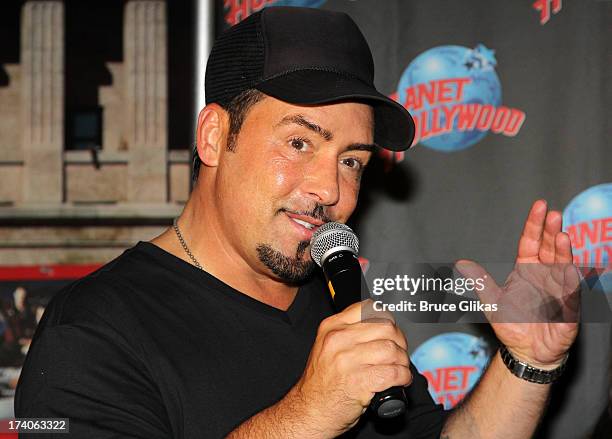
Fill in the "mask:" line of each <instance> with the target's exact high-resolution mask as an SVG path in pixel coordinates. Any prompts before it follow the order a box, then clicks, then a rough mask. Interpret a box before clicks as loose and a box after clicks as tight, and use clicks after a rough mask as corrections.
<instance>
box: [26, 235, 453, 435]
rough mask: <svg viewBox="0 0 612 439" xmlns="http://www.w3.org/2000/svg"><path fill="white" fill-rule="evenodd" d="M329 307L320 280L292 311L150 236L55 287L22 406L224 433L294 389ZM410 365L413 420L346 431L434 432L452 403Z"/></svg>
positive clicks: (111, 430)
mask: <svg viewBox="0 0 612 439" xmlns="http://www.w3.org/2000/svg"><path fill="white" fill-rule="evenodd" d="M331 313H332V308H331V303H330V301H329V297H328V296H327V294H325V290H324V287H323V284H322V283H321V282H320V281H319V280H318V279H313V280H312V281H311V282H310V283H309V284H308V285H305V286H304V287H302V288H300V290H299V291H298V294H297V296H296V298H295V300H294V302H293V303H292V305H291V306H290V308H289V309H288V310H287V311H286V312H285V311H281V310H278V309H276V308H273V307H270V306H268V305H266V304H264V303H262V302H259V301H256V300H254V299H252V298H250V297H249V296H246V295H244V294H242V293H240V292H238V291H236V290H234V289H232V288H231V287H229V286H228V285H226V284H224V283H223V282H221V281H220V280H218V279H216V278H214V277H213V276H211V275H209V274H207V273H205V272H203V271H201V270H199V269H197V268H195V267H193V266H191V265H190V264H187V263H185V262H184V261H182V260H181V259H179V258H176V257H175V256H173V255H171V254H169V253H167V252H165V251H164V250H162V249H160V248H158V247H156V246H155V245H153V244H150V243H144V242H141V243H139V244H138V245H136V246H135V247H134V248H132V249H130V250H128V251H126V252H125V253H124V254H123V255H122V256H120V257H119V258H117V259H116V260H115V261H113V262H111V263H110V264H108V265H107V266H105V267H103V268H102V269H100V270H98V271H97V272H96V273H94V274H93V275H90V276H88V277H86V278H84V279H82V280H80V281H78V282H77V283H75V284H73V285H71V286H70V287H68V288H66V289H64V290H63V291H62V292H60V293H58V294H57V295H56V296H55V298H54V299H53V301H52V302H51V303H50V305H49V306H48V308H47V310H46V312H45V315H44V317H43V319H42V321H41V323H40V325H39V326H38V329H37V332H36V334H35V337H34V340H33V342H32V345H31V348H30V351H29V353H28V357H27V359H26V361H25V364H24V367H23V371H22V374H21V378H20V382H19V385H18V388H17V394H16V398H15V415H16V416H17V417H67V418H69V419H70V432H71V435H70V436H71V437H79V438H91V439H96V438H115V437H122V438H123V437H133V438H147V439H154V438H168V437H173V438H217V437H222V436H224V435H226V434H227V433H229V432H230V431H231V430H233V429H234V428H235V427H236V426H238V425H239V424H240V423H241V422H242V421H244V420H246V419H248V418H249V417H251V416H253V415H254V414H256V413H258V412H259V411H261V410H263V409H264V408H266V407H268V406H270V405H272V404H274V403H275V402H276V401H278V400H280V399H281V398H282V397H283V396H284V395H285V394H286V393H287V392H288V390H289V389H290V388H291V387H292V386H293V385H294V384H295V382H296V381H297V380H298V379H299V377H300V375H301V373H302V371H303V369H304V366H305V364H306V360H307V358H308V355H309V352H310V349H311V346H312V343H313V341H314V338H315V334H316V330H317V327H318V325H319V323H320V321H321V320H322V319H323V318H325V317H326V316H328V315H330V314H331ZM413 372H414V373H415V374H416V376H415V380H414V383H413V384H412V385H411V386H410V387H409V391H408V392H407V393H408V397H409V400H410V412H409V415H408V416H407V417H406V418H405V419H401V420H399V421H392V422H385V423H383V425H382V426H381V425H377V424H375V423H373V422H372V421H371V420H370V419H369V418H368V416H364V417H363V418H362V420H361V422H360V423H359V424H358V426H357V427H356V428H355V429H354V430H353V431H351V432H350V433H348V434H347V435H346V437H359V438H370V437H387V436H384V435H382V432H383V431H390V432H392V433H399V430H400V429H401V430H403V433H402V436H403V437H410V438H437V437H438V435H439V431H440V428H441V423H442V422H443V415H444V412H443V411H442V410H441V408H440V406H436V405H434V403H433V401H432V400H431V398H430V396H429V394H428V392H427V388H426V381H425V379H424V378H423V377H422V376H421V375H419V374H418V372H417V371H416V370H413ZM35 437H38V438H41V437H44V435H41V434H38V435H37V436H35ZM47 437H48V436H47ZM58 437H66V436H65V435H64V436H58ZM392 437H395V436H392Z"/></svg>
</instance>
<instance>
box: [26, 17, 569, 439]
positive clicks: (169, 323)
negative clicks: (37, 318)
mask: <svg viewBox="0 0 612 439" xmlns="http://www.w3.org/2000/svg"><path fill="white" fill-rule="evenodd" d="M206 75H207V77H206V91H207V102H208V105H207V106H206V107H205V108H204V109H203V110H202V111H201V113H200V116H199V119H198V129H197V154H196V158H195V161H196V166H195V171H194V177H196V178H197V180H196V183H195V186H194V190H193V192H192V194H191V196H190V198H189V201H188V202H187V204H186V206H185V209H184V211H183V213H182V214H181V216H180V218H178V221H177V222H175V225H174V227H172V228H170V229H168V230H167V231H166V232H165V233H163V234H162V235H161V236H159V237H157V238H155V239H154V240H153V241H152V242H151V243H139V244H138V245H137V246H136V247H134V248H133V249H130V250H128V251H127V252H126V253H124V254H123V255H122V256H120V257H119V258H118V259H116V260H115V261H113V262H111V263H110V264H109V265H107V266H106V267H104V268H102V269H101V270H99V271H98V272H96V273H95V274H94V275H92V276H89V277H88V278H85V279H84V280H82V281H80V282H78V283H76V284H74V285H73V286H71V287H70V288H69V289H67V290H65V291H63V292H62V293H60V294H59V295H58V296H57V297H56V298H55V299H54V301H53V303H52V304H51V305H50V306H49V307H48V308H47V311H46V314H45V317H44V318H43V321H42V322H41V325H40V327H39V330H38V332H37V334H36V338H35V340H34V341H33V344H32V347H31V350H30V353H29V356H28V359H27V361H26V364H25V365H24V369H23V374H22V378H21V382H20V386H19V389H18V393H17V397H16V403H15V407H16V415H17V416H19V417H26V416H27V417H42V416H52V417H67V418H69V419H70V428H71V431H72V433H73V434H74V435H76V436H78V437H88V438H102V437H142V438H162V437H176V438H182V437H186V438H196V437H207V438H208V437H222V436H228V437H231V438H260V437H262V438H263V437H265V438H328V437H336V436H339V435H341V434H346V435H347V437H364V438H368V437H383V436H384V435H387V434H390V435H393V437H406V438H437V437H440V434H441V435H442V437H445V438H451V437H452V438H468V437H469V438H477V437H483V438H494V437H495V438H501V437H503V438H527V437H530V436H531V434H532V432H533V430H534V428H535V426H536V424H537V422H538V419H539V417H540V415H541V413H542V411H543V409H544V405H545V401H546V398H547V395H548V392H549V388H550V383H551V382H552V381H553V380H554V379H555V377H556V376H558V374H559V372H560V370H561V369H562V364H563V362H564V360H565V358H566V353H567V350H568V349H569V347H570V345H571V343H572V342H573V340H574V338H575V336H576V331H577V326H576V324H575V323H558V324H546V323H539V324H508V323H506V324H504V323H501V324H500V323H497V324H494V329H495V331H496V333H497V335H498V337H499V339H500V341H501V342H502V343H503V344H504V345H505V346H507V350H504V351H503V352H504V358H505V362H507V363H508V365H509V366H508V367H507V366H506V364H504V360H502V357H501V355H500V354H496V355H495V357H494V358H493V360H492V362H491V365H490V366H489V368H488V370H487V372H486V373H485V375H484V377H483V379H482V380H481V382H480V383H479V385H478V386H477V388H476V390H475V391H474V392H473V394H472V395H471V397H470V398H469V399H468V400H467V401H466V403H465V404H463V405H462V406H461V407H460V408H459V409H458V410H456V411H454V412H453V413H451V414H450V416H449V417H448V419H445V415H444V413H443V411H442V410H441V408H440V407H439V406H436V405H435V404H434V403H433V401H432V400H431V397H430V396H429V394H428V393H427V384H426V382H425V380H424V378H423V377H422V376H421V375H420V374H419V373H418V372H417V371H416V369H415V368H414V367H412V366H410V361H409V358H408V354H407V346H406V339H405V337H404V335H403V333H402V332H401V330H399V329H398V327H397V326H396V325H395V324H394V323H393V322H392V321H391V320H384V321H383V322H380V321H378V322H373V321H365V322H361V315H362V307H363V306H367V305H368V303H367V302H364V303H362V304H355V305H353V306H351V307H349V308H347V309H346V310H345V311H344V312H342V313H339V314H336V315H334V314H333V312H332V309H331V305H330V302H329V298H328V296H327V293H326V292H325V289H324V286H323V284H322V283H320V281H319V280H318V277H317V276H313V274H312V271H313V268H314V267H313V262H312V260H311V259H310V256H309V249H310V247H309V242H310V238H311V236H312V234H313V233H314V231H315V230H316V228H317V227H318V226H320V225H321V224H323V223H324V222H327V221H338V222H346V221H347V220H348V218H349V216H350V215H351V213H352V212H353V210H354V209H355V206H356V203H357V195H358V192H359V186H360V178H361V175H362V172H363V169H364V167H365V166H366V165H367V163H368V161H369V160H370V158H371V156H372V150H373V149H374V147H375V146H374V145H375V144H378V145H380V146H383V147H387V148H390V149H394V150H400V149H407V148H408V147H409V146H410V144H411V142H412V139H413V133H414V127H413V125H412V121H411V119H410V116H409V115H408V113H407V112H406V110H405V109H403V108H402V107H401V106H399V105H398V104H397V103H395V102H393V101H391V100H390V99H388V98H386V97H385V96H384V95H382V94H380V93H378V92H377V91H376V90H375V89H374V86H373V83H372V81H373V62H372V57H371V53H370V50H369V48H368V46H367V43H366V42H365V39H364V38H363V36H362V35H361V33H360V31H359V30H358V28H357V27H356V25H355V24H354V23H353V21H352V20H351V19H350V18H349V17H348V16H346V15H344V14H339V13H333V12H326V11H321V10H314V9H301V8H270V9H265V10H263V11H262V12H260V13H257V14H254V15H252V16H251V17H249V18H248V19H246V20H244V21H243V22H242V23H240V24H238V25H237V26H235V27H234V28H232V29H231V30H230V31H228V32H226V33H225V34H224V35H223V36H222V37H221V38H220V39H218V40H217V42H216V43H215V46H214V48H213V50H212V53H211V56H210V58H209V62H208V67H207V73H206ZM560 230H561V215H560V214H559V213H558V212H552V211H551V212H547V207H546V204H545V203H544V202H542V201H538V202H536V203H535V204H534V206H533V208H532V210H531V212H530V214H529V217H528V219H527V223H526V225H525V230H524V232H523V235H522V237H521V240H520V243H519V256H518V259H517V261H518V262H525V263H533V264H534V265H536V266H538V267H544V269H545V271H546V272H547V273H548V272H549V271H551V270H549V269H548V268H547V267H550V266H553V265H555V266H559V265H563V266H565V265H567V266H568V267H571V265H570V264H571V249H570V242H569V238H568V237H567V235H565V234H563V233H561V232H560ZM555 263H556V264H555ZM458 268H459V269H460V270H461V271H462V273H464V274H465V275H466V276H469V277H483V276H484V273H483V271H482V268H481V267H479V266H477V265H476V264H474V263H471V262H468V261H462V262H461V264H459V265H458ZM552 274H554V277H552V276H548V277H542V278H541V279H536V280H533V282H536V283H537V282H541V283H544V282H548V283H549V284H551V285H553V284H554V285H553V286H558V288H556V289H555V291H560V292H561V293H560V294H561V295H562V298H565V297H567V296H568V294H569V293H568V291H569V290H568V289H567V288H565V287H566V286H567V285H566V284H571V282H569V280H575V279H574V278H571V276H572V272H571V270H570V269H568V270H566V272H564V271H561V272H559V271H558V270H557V271H556V272H554V273H552ZM566 278H568V279H566ZM570 278H571V279H570ZM516 285H519V286H520V281H517V280H516V279H515V280H512V279H511V280H510V281H509V283H508V286H507V287H512V286H516ZM551 285H547V288H546V289H548V287H550V286H551ZM487 288H488V290H489V291H491V292H492V293H493V292H499V291H500V290H499V288H498V287H497V286H496V285H495V284H494V283H493V281H492V280H491V279H490V278H489V280H488V281H487ZM504 288H506V286H505V287H504ZM564 288H565V289H564ZM553 289H554V288H553ZM388 317H389V319H391V317H390V316H388ZM515 360H521V361H523V362H525V363H528V364H529V365H530V366H531V367H533V368H534V369H537V370H538V371H537V372H533V374H532V375H531V376H522V375H521V374H522V373H521V372H519V371H518V370H516V368H514V366H513V365H514V364H515ZM509 368H510V369H513V371H514V372H511V371H510V369H509ZM524 369H525V368H523V371H524ZM529 370H531V369H529ZM525 378H529V379H531V380H532V381H539V382H537V383H536V382H531V381H528V380H527V379H525ZM391 386H407V387H406V393H407V398H408V412H407V414H406V415H405V417H403V418H400V419H396V420H376V419H374V418H373V416H372V414H371V413H370V412H369V411H366V409H367V407H368V404H369V401H370V399H371V398H372V396H373V394H374V393H375V392H378V391H382V390H384V389H387V388H389V387H391Z"/></svg>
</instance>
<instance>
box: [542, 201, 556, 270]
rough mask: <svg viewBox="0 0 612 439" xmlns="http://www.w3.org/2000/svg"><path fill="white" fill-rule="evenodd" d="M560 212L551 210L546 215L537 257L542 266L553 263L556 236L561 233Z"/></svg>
mask: <svg viewBox="0 0 612 439" xmlns="http://www.w3.org/2000/svg"><path fill="white" fill-rule="evenodd" d="M561 222H562V216H561V212H557V211H556V210H551V211H550V212H548V213H547V214H546V221H545V226H544V233H543V236H542V245H541V246H540V251H539V253H538V257H539V258H540V261H541V262H542V263H543V264H546V265H550V264H553V263H554V262H555V254H556V236H557V234H558V233H559V232H561Z"/></svg>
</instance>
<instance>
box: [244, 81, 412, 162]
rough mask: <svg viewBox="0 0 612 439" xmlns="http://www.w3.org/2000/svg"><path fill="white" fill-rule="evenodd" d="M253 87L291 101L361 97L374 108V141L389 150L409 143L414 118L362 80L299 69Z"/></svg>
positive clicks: (336, 99)
mask: <svg viewBox="0 0 612 439" xmlns="http://www.w3.org/2000/svg"><path fill="white" fill-rule="evenodd" d="M255 88H256V89H258V90H259V91H262V92H263V93H265V94H267V95H270V96H272V97H274V98H277V99H280V100H282V101H285V102H289V103H292V104H305V105H311V104H326V103H331V102H334V101H341V100H347V99H348V100H350V99H357V100H364V101H366V102H367V103H368V104H369V105H372V107H373V109H374V141H375V142H376V144H378V145H379V146H381V147H383V148H386V149H390V150H392V151H403V150H406V149H408V148H410V146H411V145H412V141H413V139H414V121H413V120H412V117H411V116H410V113H408V110H406V109H405V108H404V107H403V106H402V105H400V104H399V103H397V102H395V101H394V100H393V99H390V98H388V97H387V96H385V95H383V94H381V93H379V92H378V91H377V90H376V89H375V88H374V87H372V86H370V85H368V84H366V83H365V82H363V81H361V80H359V79H357V78H354V77H350V76H345V75H342V74H340V73H336V72H330V71H323V70H310V69H309V70H299V71H295V72H290V73H286V74H284V75H281V76H277V77H274V78H271V79H267V80H264V81H262V82H260V83H258V84H257V85H255Z"/></svg>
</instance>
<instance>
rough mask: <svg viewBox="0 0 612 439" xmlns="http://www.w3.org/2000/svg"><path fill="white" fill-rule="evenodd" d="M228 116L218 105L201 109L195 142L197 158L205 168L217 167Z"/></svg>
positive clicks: (223, 142)
mask: <svg viewBox="0 0 612 439" xmlns="http://www.w3.org/2000/svg"><path fill="white" fill-rule="evenodd" d="M228 128H229V124H228V114H227V112H226V111H225V110H224V109H223V108H222V107H220V106H219V105H218V104H214V103H213V104H209V105H207V106H206V107H204V108H202V111H200V115H199V116H198V129H197V132H196V142H197V147H198V148H197V149H198V156H199V157H200V160H201V161H202V163H204V165H205V166H213V167H214V166H218V164H219V157H220V154H221V151H222V150H223V149H224V148H225V142H226V139H227V133H228Z"/></svg>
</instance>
